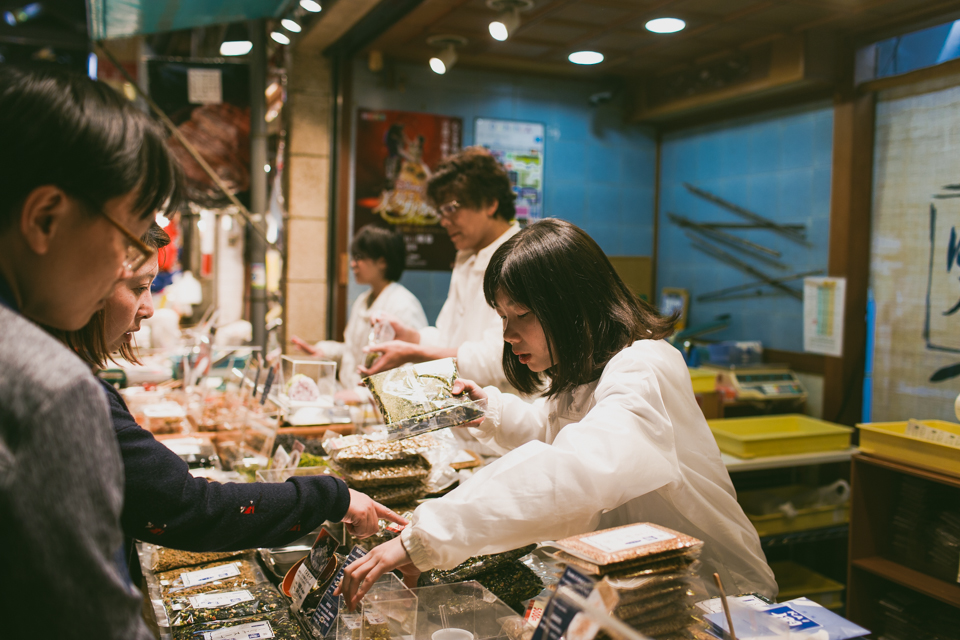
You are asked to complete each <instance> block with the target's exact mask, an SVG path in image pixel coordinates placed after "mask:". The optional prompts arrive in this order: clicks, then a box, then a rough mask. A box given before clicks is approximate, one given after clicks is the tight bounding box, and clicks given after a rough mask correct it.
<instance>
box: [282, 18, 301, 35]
mask: <svg viewBox="0 0 960 640" xmlns="http://www.w3.org/2000/svg"><path fill="white" fill-rule="evenodd" d="M280 24H281V25H282V26H283V28H284V29H286V30H287V31H289V32H291V33H300V25H299V24H297V21H296V20H291V19H290V18H284V19H283V20H281V21H280Z"/></svg>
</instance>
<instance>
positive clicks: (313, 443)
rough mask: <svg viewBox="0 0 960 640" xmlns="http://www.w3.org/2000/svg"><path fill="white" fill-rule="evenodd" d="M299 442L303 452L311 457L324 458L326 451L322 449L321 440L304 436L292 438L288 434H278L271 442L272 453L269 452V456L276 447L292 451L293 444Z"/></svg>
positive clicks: (272, 452)
mask: <svg viewBox="0 0 960 640" xmlns="http://www.w3.org/2000/svg"><path fill="white" fill-rule="evenodd" d="M296 442H299V443H301V444H302V445H303V452H304V453H309V454H310V455H313V456H318V457H325V456H326V455H327V451H326V450H325V449H324V443H323V440H321V439H320V438H315V437H314V438H310V437H305V436H293V435H290V434H289V433H278V434H277V437H276V439H275V440H274V441H273V451H271V452H270V455H273V454H274V453H275V452H276V450H277V448H278V447H283V448H284V449H286V450H287V451H293V445H294V443H296Z"/></svg>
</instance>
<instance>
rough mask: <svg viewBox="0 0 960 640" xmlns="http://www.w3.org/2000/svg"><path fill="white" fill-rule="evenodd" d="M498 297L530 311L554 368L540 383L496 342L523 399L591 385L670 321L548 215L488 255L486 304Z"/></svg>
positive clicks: (575, 230) (667, 329) (591, 244)
mask: <svg viewBox="0 0 960 640" xmlns="http://www.w3.org/2000/svg"><path fill="white" fill-rule="evenodd" d="M498 292H502V293H503V294H504V295H505V296H507V297H508V298H509V299H510V300H512V301H513V302H515V303H517V304H519V305H521V306H522V307H525V308H527V309H529V310H530V311H532V312H533V314H534V315H535V316H536V318H537V320H539V321H540V326H541V327H543V333H544V335H545V337H546V339H547V347H548V349H549V350H550V355H551V356H552V360H553V362H554V363H555V364H554V365H553V366H552V367H550V368H549V369H548V370H547V371H546V372H545V373H547V374H548V377H549V385H547V380H546V379H545V377H544V376H542V374H540V373H534V372H533V371H530V369H529V368H528V367H527V366H526V365H523V364H521V363H520V360H519V358H518V357H517V356H515V355H514V354H513V350H512V349H511V347H510V345H509V344H508V343H506V342H504V347H503V370H504V373H505V374H506V376H507V380H508V381H509V382H510V384H511V385H513V386H514V387H515V388H516V389H518V390H520V391H522V392H523V393H528V394H529V393H535V392H539V391H543V390H544V387H545V386H546V395H548V396H553V395H556V394H558V393H560V392H562V391H566V390H570V389H573V388H574V387H576V386H579V385H581V384H586V383H588V382H593V381H594V380H597V379H598V378H599V377H600V374H602V373H603V369H604V367H606V366H607V363H608V362H609V361H610V359H611V358H612V357H613V356H615V355H616V354H617V353H619V352H620V351H621V350H623V349H624V348H625V347H628V346H630V345H631V344H632V343H633V342H634V341H635V340H645V339H650V340H660V339H662V338H666V337H668V336H670V335H671V334H672V333H673V327H674V325H675V324H676V321H677V317H676V316H673V317H669V318H668V317H664V316H662V315H660V314H659V313H657V311H656V310H655V309H654V308H653V307H651V306H650V305H649V304H647V303H646V302H644V301H643V300H641V299H640V298H638V297H637V296H636V295H634V294H633V293H632V292H631V291H630V289H629V288H627V285H626V284H624V282H623V280H621V279H620V276H619V275H617V272H616V271H615V270H614V268H613V265H611V264H610V260H608V259H607V256H606V255H605V254H604V253H603V250H602V249H601V248H600V246H599V245H598V244H597V243H596V242H595V241H594V240H593V238H591V237H590V236H589V235H587V233H586V232H585V231H584V230H583V229H581V228H580V227H578V226H576V225H574V224H571V223H569V222H566V221H563V220H556V219H553V218H548V219H545V220H541V221H539V222H536V223H534V224H532V225H530V226H529V227H527V228H526V229H523V230H522V231H520V232H519V233H517V234H516V235H514V236H513V237H511V238H510V239H509V240H507V241H506V242H504V243H503V244H502V245H500V247H499V248H498V249H497V250H496V251H495V252H494V254H493V257H492V258H491V259H490V264H489V265H488V266H487V271H486V273H485V274H484V277H483V294H484V296H485V297H486V299H487V304H489V305H490V306H491V307H493V306H495V301H496V296H497V293H498Z"/></svg>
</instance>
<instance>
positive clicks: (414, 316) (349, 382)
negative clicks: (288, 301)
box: [317, 282, 427, 390]
mask: <svg viewBox="0 0 960 640" xmlns="http://www.w3.org/2000/svg"><path fill="white" fill-rule="evenodd" d="M369 297H370V292H369V291H368V292H365V293H362V294H360V295H359V296H358V297H357V299H356V300H355V301H354V303H353V307H351V309H350V317H349V319H348V320H347V328H346V329H344V331H343V342H334V341H331V340H325V341H322V342H318V343H317V346H318V347H319V348H320V349H322V350H323V353H324V356H326V357H328V358H331V359H335V360H339V361H340V383H341V384H342V385H343V386H344V388H346V389H354V390H355V388H356V386H357V385H358V384H360V374H359V373H357V367H358V366H360V365H361V364H363V360H364V355H365V354H364V353H363V348H364V347H366V346H367V341H368V340H369V338H370V328H371V327H370V317H371V316H372V315H375V314H380V313H386V314H389V315H391V316H394V317H395V318H397V319H398V320H400V322H402V323H403V324H405V325H407V326H408V327H413V328H414V329H422V328H423V327H426V326H427V316H426V314H424V313H423V307H422V306H421V305H420V301H419V300H417V296H415V295H413V294H412V293H410V291H409V290H408V289H407V288H406V287H404V286H403V285H402V284H399V283H397V282H391V283H390V284H388V285H387V286H386V287H384V288H383V291H381V292H380V295H379V296H377V299H376V300H374V301H373V304H372V305H370V306H369V307H368V306H367V299H368V298H369Z"/></svg>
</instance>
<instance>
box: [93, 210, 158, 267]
mask: <svg viewBox="0 0 960 640" xmlns="http://www.w3.org/2000/svg"><path fill="white" fill-rule="evenodd" d="M100 213H101V215H103V217H104V218H106V219H107V222H109V223H110V224H112V225H113V226H114V228H116V230H117V231H119V232H120V235H122V236H123V239H124V240H125V241H126V244H127V248H126V252H125V253H124V254H123V270H124V271H130V272H131V273H132V272H136V271H138V270H139V269H140V267H142V266H143V265H144V264H145V263H146V262H147V260H149V259H150V256H152V255H153V249H151V248H150V247H148V246H147V245H145V244H144V243H143V242H142V241H141V240H140V238H138V237H137V236H135V235H133V234H132V233H130V230H129V229H127V228H126V227H125V226H123V225H122V224H120V223H119V222H117V221H116V220H114V219H113V218H111V217H110V216H108V215H107V214H106V213H104V212H103V211H101V212H100Z"/></svg>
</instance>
